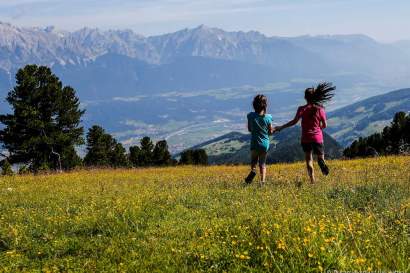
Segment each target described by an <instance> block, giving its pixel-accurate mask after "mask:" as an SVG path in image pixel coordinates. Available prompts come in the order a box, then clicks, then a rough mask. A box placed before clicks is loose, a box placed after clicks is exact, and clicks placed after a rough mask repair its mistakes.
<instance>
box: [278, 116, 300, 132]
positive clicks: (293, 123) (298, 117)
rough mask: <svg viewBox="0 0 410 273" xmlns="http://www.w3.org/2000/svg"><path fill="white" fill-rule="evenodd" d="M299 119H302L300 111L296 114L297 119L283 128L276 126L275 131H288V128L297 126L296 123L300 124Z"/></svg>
mask: <svg viewBox="0 0 410 273" xmlns="http://www.w3.org/2000/svg"><path fill="white" fill-rule="evenodd" d="M299 119H300V116H299V111H298V112H297V113H296V115H295V117H294V118H293V119H292V120H291V121H289V122H288V123H286V124H283V125H282V126H276V127H275V130H276V131H281V130H283V129H286V128H288V127H292V126H293V125H295V124H296V123H298V121H299Z"/></svg>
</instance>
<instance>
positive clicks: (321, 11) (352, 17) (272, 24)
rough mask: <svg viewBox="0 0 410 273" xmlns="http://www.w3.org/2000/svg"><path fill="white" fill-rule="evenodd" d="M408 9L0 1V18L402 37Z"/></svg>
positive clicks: (319, 0) (232, 0) (153, 29)
mask: <svg viewBox="0 0 410 273" xmlns="http://www.w3.org/2000/svg"><path fill="white" fill-rule="evenodd" d="M409 8H410V2H409V1H408V0H396V1H395V5H391V2H389V1H387V0H361V1H357V0H331V1H329V0H292V1H289V0H137V1H135V0H70V1H68V0H0V17H1V18H2V19H1V20H2V21H8V22H10V23H13V24H16V25H20V26H48V25H55V26H57V27H58V28H60V29H67V30H75V29H79V28H81V27H84V26H88V27H99V28H103V29H107V28H111V29H119V28H129V29H133V30H135V31H136V32H139V33H142V34H145V35H151V34H159V33H165V32H171V31H175V30H178V29H181V28H184V27H193V26H196V25H200V24H207V25H210V26H216V27H221V28H224V29H228V30H239V29H240V30H259V31H261V32H264V33H265V34H268V35H284V36H290V35H302V34H326V33H327V34H335V33H357V32H362V33H365V34H370V35H371V36H374V37H393V36H395V37H397V38H398V39H406V38H407V39H408V38H410V37H408V34H407V33H406V32H405V29H406V26H409V19H408V15H406V14H404V13H405V12H406V11H408V10H409ZM380 18H382V19H383V20H381V19H380ZM388 28H393V29H396V32H391V31H388V30H387V29H388Z"/></svg>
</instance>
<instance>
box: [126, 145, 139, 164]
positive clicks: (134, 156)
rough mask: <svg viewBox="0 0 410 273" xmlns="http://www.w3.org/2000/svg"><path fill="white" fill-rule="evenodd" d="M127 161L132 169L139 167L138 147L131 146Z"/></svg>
mask: <svg viewBox="0 0 410 273" xmlns="http://www.w3.org/2000/svg"><path fill="white" fill-rule="evenodd" d="M128 160H129V162H130V164H131V165H132V166H133V167H138V166H141V149H140V147H138V146H131V147H130V153H129V155H128Z"/></svg>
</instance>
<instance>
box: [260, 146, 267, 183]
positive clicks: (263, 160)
mask: <svg viewBox="0 0 410 273" xmlns="http://www.w3.org/2000/svg"><path fill="white" fill-rule="evenodd" d="M266 157H267V153H266V152H261V153H260V154H259V170H260V174H261V184H264V183H265V180H266Z"/></svg>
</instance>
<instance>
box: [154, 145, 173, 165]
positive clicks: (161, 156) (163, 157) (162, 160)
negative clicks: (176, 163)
mask: <svg viewBox="0 0 410 273" xmlns="http://www.w3.org/2000/svg"><path fill="white" fill-rule="evenodd" d="M152 159H153V163H154V165H156V166H164V165H170V164H171V153H170V152H169V151H168V144H167V141H166V140H161V141H158V142H157V143H156V144H155V147H154V150H153V152H152Z"/></svg>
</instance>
